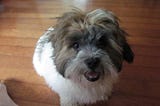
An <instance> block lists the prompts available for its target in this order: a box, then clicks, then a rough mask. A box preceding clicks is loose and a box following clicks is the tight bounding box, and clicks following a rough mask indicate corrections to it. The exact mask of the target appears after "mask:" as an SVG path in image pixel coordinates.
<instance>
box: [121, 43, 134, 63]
mask: <svg viewBox="0 0 160 106" xmlns="http://www.w3.org/2000/svg"><path fill="white" fill-rule="evenodd" d="M123 58H124V60H126V61H127V62H128V63H132V62H133V60H134V53H133V51H132V49H131V48H130V46H129V44H128V43H127V42H125V43H124V44H123Z"/></svg>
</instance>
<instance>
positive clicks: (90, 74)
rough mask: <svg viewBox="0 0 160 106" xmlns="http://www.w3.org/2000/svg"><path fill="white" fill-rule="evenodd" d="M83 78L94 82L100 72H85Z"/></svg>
mask: <svg viewBox="0 0 160 106" xmlns="http://www.w3.org/2000/svg"><path fill="white" fill-rule="evenodd" d="M84 76H85V78H86V79H87V80H88V81H91V82H94V81H97V80H98V79H99V78H100V72H95V71H87V72H85V73H84Z"/></svg>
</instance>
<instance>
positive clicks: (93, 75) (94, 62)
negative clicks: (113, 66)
mask: <svg viewBox="0 0 160 106" xmlns="http://www.w3.org/2000/svg"><path fill="white" fill-rule="evenodd" d="M84 62H85V64H86V65H87V67H88V68H89V69H90V70H89V71H87V72H85V73H84V76H85V78H86V79H87V80H88V81H91V82H94V81H97V80H98V79H99V78H100V74H101V73H100V72H99V71H97V68H98V67H99V64H100V59H99V58H88V59H86V60H85V61H84Z"/></svg>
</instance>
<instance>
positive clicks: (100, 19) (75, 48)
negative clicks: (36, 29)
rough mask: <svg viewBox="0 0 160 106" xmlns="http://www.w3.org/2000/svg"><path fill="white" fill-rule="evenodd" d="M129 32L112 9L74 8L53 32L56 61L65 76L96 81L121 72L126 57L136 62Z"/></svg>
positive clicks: (60, 71) (64, 16) (63, 17)
mask: <svg viewBox="0 0 160 106" xmlns="http://www.w3.org/2000/svg"><path fill="white" fill-rule="evenodd" d="M126 35H127V34H126V33H125V31H124V30H122V29H121V28H120V26H119V23H118V19H117V17H116V16H115V15H114V14H113V13H112V12H110V11H105V10H102V9H97V10H94V11H90V12H87V13H85V12H82V11H80V10H74V11H72V12H68V13H65V14H64V15H63V16H62V17H61V18H60V19H59V21H58V23H57V25H56V26H55V31H54V34H53V36H52V43H53V47H54V57H55V60H54V62H55V65H56V68H57V70H58V72H59V73H60V74H61V75H62V76H63V77H65V78H69V79H71V80H75V81H81V80H82V79H83V80H88V81H89V82H94V81H97V80H99V79H103V78H104V77H107V76H109V75H111V71H113V70H114V71H115V72H116V73H118V72H119V71H120V70H121V67H122V62H123V60H126V61H127V62H129V63H131V62H133V58H134V54H133V52H132V50H131V48H130V46H129V45H128V43H127V41H126Z"/></svg>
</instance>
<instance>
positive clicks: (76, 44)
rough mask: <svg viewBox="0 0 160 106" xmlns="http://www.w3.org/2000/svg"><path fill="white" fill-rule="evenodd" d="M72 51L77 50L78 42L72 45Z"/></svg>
mask: <svg viewBox="0 0 160 106" xmlns="http://www.w3.org/2000/svg"><path fill="white" fill-rule="evenodd" d="M73 49H75V50H78V49H79V43H78V42H75V43H73Z"/></svg>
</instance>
